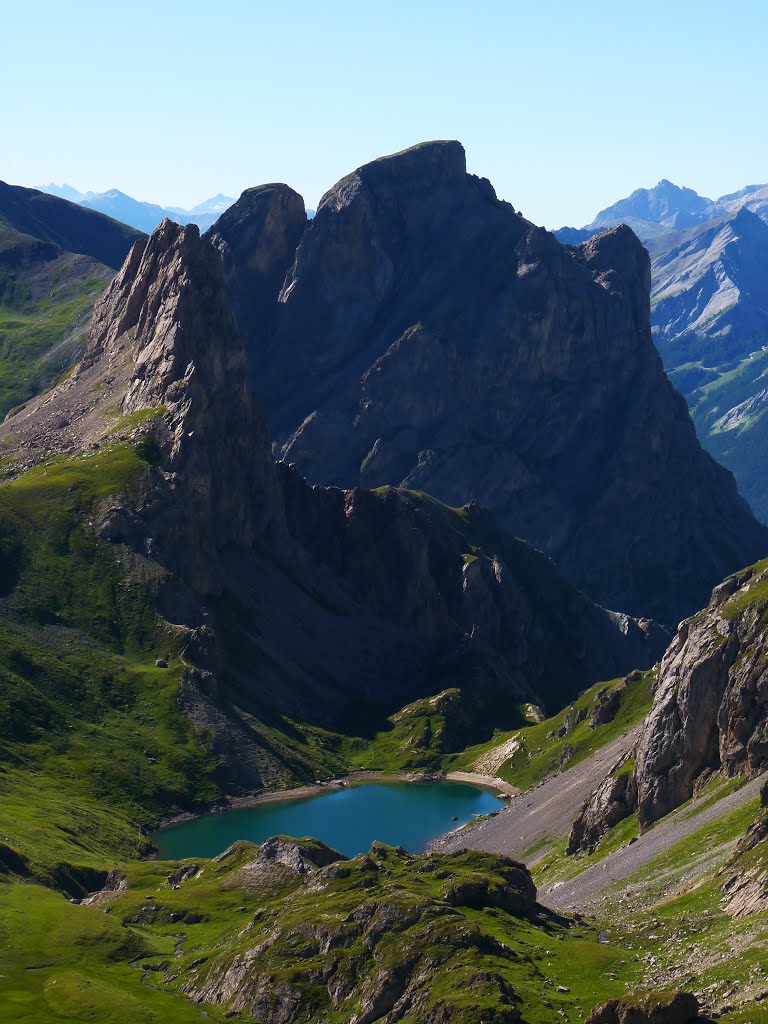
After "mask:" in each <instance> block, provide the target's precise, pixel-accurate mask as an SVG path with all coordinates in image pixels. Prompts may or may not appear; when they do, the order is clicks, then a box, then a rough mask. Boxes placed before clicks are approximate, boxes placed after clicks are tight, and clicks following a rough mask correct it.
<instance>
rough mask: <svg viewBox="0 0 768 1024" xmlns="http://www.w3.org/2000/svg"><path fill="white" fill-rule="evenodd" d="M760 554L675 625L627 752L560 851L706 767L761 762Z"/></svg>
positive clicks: (674, 791)
mask: <svg viewBox="0 0 768 1024" xmlns="http://www.w3.org/2000/svg"><path fill="white" fill-rule="evenodd" d="M767 612H768V562H767V561H764V562H759V563H757V564H756V565H754V566H751V567H749V568H747V569H743V570H742V571H741V572H739V573H736V574H735V575H733V576H730V577H729V578H728V579H726V580H725V581H724V582H723V583H721V584H720V586H718V587H716V588H715V589H714V591H713V593H712V599H711V600H710V602H709V605H708V606H707V607H706V608H705V609H704V610H703V611H701V612H699V614H697V615H694V616H693V618H691V619H687V620H685V621H684V622H682V623H681V624H680V627H679V629H678V631H677V634H676V636H675V638H674V640H673V641H672V643H671V644H670V646H669V648H668V650H667V652H666V654H665V655H664V658H663V659H662V661H661V666H660V671H659V677H658V682H657V685H656V690H655V693H654V700H653V706H652V707H651V710H650V712H649V714H648V716H647V718H646V719H645V722H644V723H643V728H642V731H641V733H640V737H639V739H638V741H637V744H636V746H635V748H634V749H633V751H632V752H631V755H629V756H628V758H626V759H624V760H623V762H622V763H620V764H618V765H616V766H614V768H613V769H612V770H611V772H610V773H609V775H608V777H607V778H606V779H605V780H604V781H603V782H601V783H600V784H599V785H598V786H597V788H596V789H595V791H594V792H593V793H592V795H591V796H590V798H589V799H588V800H587V802H586V803H585V805H584V807H583V808H582V810H581V812H580V815H579V818H578V819H577V821H576V822H575V824H574V826H573V830H572V831H571V835H570V839H569V844H568V845H569V852H570V853H575V852H578V851H579V850H585V849H592V848H594V847H595V846H596V845H597V843H598V842H599V840H600V838H601V837H602V835H603V834H604V833H605V832H606V831H607V830H608V829H609V828H610V827H611V826H612V825H613V824H615V823H616V822H617V821H620V820H621V819H622V818H625V817H627V816H628V815H629V814H632V813H635V812H636V813H637V817H638V820H639V823H640V826H641V827H644V826H647V825H650V824H652V823H653V822H655V821H657V820H658V819H659V818H662V817H663V816H664V815H665V814H668V813H669V812H670V811H672V810H674V809H675V808H676V807H679V806H680V805H681V804H682V803H684V802H685V801H686V800H689V799H690V798H691V797H692V796H693V795H694V793H695V792H696V791H697V788H698V787H699V786H700V785H701V784H702V783H704V782H706V781H708V780H709V778H710V777H711V776H712V775H713V774H714V773H721V774H723V775H726V776H736V775H748V776H752V775H757V774H759V773H761V772H763V771H765V770H766V768H767V767H768V670H767V669H768V632H767V630H766V613H767Z"/></svg>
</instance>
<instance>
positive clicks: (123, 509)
mask: <svg viewBox="0 0 768 1024" xmlns="http://www.w3.org/2000/svg"><path fill="white" fill-rule="evenodd" d="M224 271H225V266H224V262H223V261H222V259H221V258H220V252H219V251H217V249H215V248H214V247H213V245H211V244H210V243H209V242H208V241H207V240H205V239H201V238H200V237H199V235H198V231H197V228H196V227H185V228H181V227H179V226H177V225H175V224H172V223H171V222H170V221H164V222H163V224H162V225H161V226H160V227H159V228H158V229H157V231H156V232H154V234H153V235H152V236H151V238H150V239H149V240H148V241H146V240H140V241H139V242H137V243H136V245H135V246H134V247H133V249H132V250H131V253H130V254H129V256H128V258H127V260H126V262H125V264H124V266H123V268H122V269H121V271H120V273H119V274H118V275H117V277H116V278H115V279H114V281H113V283H112V284H111V286H110V288H109V290H108V291H107V293H106V295H105V296H104V297H103V298H102V299H101V300H100V302H99V303H98V304H97V306H96V308H95V310H94V315H93V321H92V326H91V333H90V338H89V343H88V347H87V350H86V353H85V356H84V358H83V360H82V362H81V363H80V365H79V367H78V368H77V370H76V372H75V373H74V374H73V375H71V376H70V377H69V378H68V379H66V380H65V381H63V382H62V383H60V384H59V385H58V386H57V387H55V388H54V389H53V390H51V391H50V392H48V393H47V394H45V395H44V396H41V397H39V398H37V399H33V400H32V401H30V402H29V403H28V404H27V406H26V407H25V408H24V409H23V410H22V411H21V412H19V413H17V414H16V415H15V416H13V417H12V418H10V419H9V420H8V421H7V422H6V423H5V424H3V425H2V427H0V444H2V445H3V451H4V453H5V454H6V463H5V464H6V467H8V468H9V470H10V471H11V472H16V473H24V472H25V471H29V470H31V469H32V470H33V471H34V467H36V466H39V465H40V463H41V462H46V460H48V459H49V458H50V456H52V455H57V456H59V458H60V459H64V460H67V459H69V460H74V462H73V464H74V465H79V464H80V462H81V460H82V455H83V453H84V452H85V453H89V454H90V453H93V452H94V451H103V452H104V453H105V454H104V456H103V457H105V458H110V457H113V456H111V455H110V453H111V452H119V451H121V450H122V449H121V447H120V446H124V445H128V446H131V445H133V446H137V445H138V446H139V448H140V450H141V452H142V453H144V454H142V456H141V457H142V459H144V460H145V461H146V463H147V464H146V468H145V470H144V471H143V472H142V475H141V476H140V479H139V480H138V481H137V482H134V484H133V486H132V489H130V490H129V491H127V492H125V493H123V492H118V493H111V492H109V490H108V489H107V492H106V493H107V494H108V495H109V496H108V497H105V498H104V499H103V500H101V501H100V503H99V504H98V507H97V508H96V509H95V510H94V511H93V512H92V513H91V515H90V517H89V521H88V524H87V527H83V528H86V529H87V530H88V532H89V534H91V533H95V536H96V538H98V541H99V542H100V543H101V544H102V545H106V546H107V548H108V549H111V550H112V551H114V552H116V553H117V554H116V555H113V556H109V557H118V558H120V559H123V558H126V559H127V561H126V565H127V564H129V563H130V562H131V561H132V560H134V559H138V560H139V562H140V564H141V565H142V570H141V572H142V576H143V577H144V578H151V579H153V580H154V581H155V582H154V584H153V586H154V593H155V601H156V609H157V611H158V612H159V613H160V614H161V615H162V617H163V618H164V619H165V620H167V621H169V622H170V623H172V624H173V625H172V627H171V628H172V631H173V634H174V636H175V637H177V638H178V640H179V642H180V643H181V644H182V646H183V649H184V659H185V662H186V663H187V664H188V665H189V666H190V671H189V672H188V673H187V674H186V675H185V678H184V682H183V683H182V691H181V695H180V697H179V702H180V706H181V707H183V708H184V710H185V711H186V712H187V714H188V716H189V718H190V719H191V721H192V722H193V723H194V724H195V728H196V729H198V730H199V731H200V732H201V733H204V734H205V735H206V736H207V737H208V739H209V741H210V742H211V743H212V744H213V749H214V751H215V753H216V755H217V756H218V757H220V759H221V761H222V764H223V767H222V769H221V771H222V772H223V776H222V777H224V778H226V779H227V780H228V781H229V782H230V783H231V784H236V785H237V784H239V785H243V784H247V785H251V786H254V785H265V784H266V782H265V780H266V779H270V780H271V781H272V782H273V783H274V782H275V781H279V780H280V779H281V778H282V777H283V776H284V775H285V772H286V768H285V765H284V763H283V761H282V760H281V758H286V757H287V755H286V754H285V753H283V754H281V753H280V752H276V751H275V749H273V748H272V747H270V745H269V744H268V743H266V744H265V742H264V736H263V732H264V729H263V727H262V726H261V725H260V724H259V723H260V722H263V721H264V720H265V719H267V720H274V719H275V718H276V717H277V716H284V715H290V716H291V717H292V718H293V719H299V720H301V721H303V722H312V723H315V724H322V725H324V726H329V725H332V726H335V727H340V726H341V725H343V724H344V723H347V724H348V723H349V722H350V721H352V720H355V721H357V722H358V723H359V721H360V718H359V716H360V715H364V716H365V717H366V720H367V723H368V725H370V723H371V722H372V721H374V720H375V721H381V717H382V716H384V715H386V714H391V713H392V712H393V711H395V710H397V709H398V708H399V707H401V706H402V705H403V704H404V703H406V702H407V701H408V700H413V699H414V698H417V697H422V696H425V695H432V694H434V693H436V692H437V691H440V690H443V689H445V688H446V687H450V686H453V685H455V686H457V687H462V688H463V689H464V690H465V691H466V693H467V694H469V695H471V696H470V697H469V698H468V699H467V700H466V702H465V703H464V705H463V706H462V716H463V717H462V721H461V728H460V729H459V728H457V729H454V732H453V735H454V737H456V742H461V744H462V745H464V744H465V743H466V742H467V736H471V735H474V734H477V735H483V734H484V733H483V730H486V731H487V730H488V729H489V728H491V726H490V724H489V723H490V722H491V721H492V722H493V723H494V725H498V724H499V723H500V722H503V721H504V720H505V719H506V720H510V721H511V720H512V719H513V717H514V715H515V714H516V708H517V702H518V701H519V700H522V699H536V700H537V701H541V702H543V703H545V704H551V705H553V706H559V704H560V703H562V701H563V700H567V699H568V698H569V697H571V696H573V693H574V692H575V691H576V690H578V689H580V688H581V687H583V686H584V685H585V684H586V683H588V682H591V681H593V680H594V679H598V678H604V677H606V676H612V675H616V674H618V673H620V672H622V671H626V670H627V669H628V668H630V667H631V666H633V665H636V664H638V663H640V664H648V663H649V662H650V661H651V660H652V659H653V658H654V657H655V656H656V655H657V654H658V653H659V651H660V648H661V646H662V644H663V642H664V635H663V633H662V632H661V631H659V630H657V629H655V628H654V627H653V625H652V624H651V623H648V622H638V621H636V620H633V619H630V618H628V617H627V616H624V615H617V614H615V613H610V612H607V611H605V610H604V609H602V608H599V607H597V606H596V605H594V604H593V603H592V602H590V601H589V600H588V599H587V598H585V597H584V595H582V594H580V593H579V592H578V591H576V590H575V589H574V588H573V587H572V586H571V585H569V584H568V583H566V582H565V581H564V580H563V579H562V578H561V577H560V576H559V574H558V573H557V571H556V570H555V568H554V567H553V566H552V564H551V563H550V562H549V561H548V560H547V559H546V558H545V557H544V556H542V555H541V554H539V553H538V552H536V551H533V550H532V549H531V548H529V547H528V546H527V545H525V544H523V543H521V542H520V541H518V540H516V539H515V538H514V537H512V536H510V535H509V534H506V533H505V532H504V531H503V530H501V529H499V528H498V527H497V526H496V525H495V524H494V523H493V521H492V520H491V519H490V518H489V517H488V516H487V514H486V513H484V512H483V511H482V510H481V509H479V508H475V507H466V508H463V509H453V508H448V507H446V506H445V505H442V504H440V503H439V502H437V501H434V500H432V499H430V498H428V497H426V496H425V495H420V494H411V493H406V492H401V491H397V490H393V489H389V488H385V489H383V490H382V491H380V492H368V491H361V490H355V491H348V492H345V491H341V490H337V489H334V488H312V487H310V486H309V485H307V484H306V483H305V482H304V481H303V480H302V479H301V477H300V476H299V475H298V473H297V472H296V471H295V470H294V469H291V468H289V467H287V466H285V465H281V466H276V465H275V462H274V459H273V456H272V451H271V445H270V442H269V439H268V436H267V433H266V430H265V427H264V423H263V420H262V417H261V413H260V411H259V409H258V407H257V405H256V403H255V400H254V397H253V395H252V391H251V386H250V381H249V374H248V372H247V367H246V362H245V350H244V346H243V343H242V340H241V338H240V336H239V333H238V330H237V326H236V321H235V318H234V315H233V312H232V309H231V306H230V300H229V296H228V293H227V290H226V285H225V272H224ZM115 446H117V447H115ZM90 457H91V458H96V459H97V460H98V459H99V458H101V457H102V456H93V455H92V454H90ZM58 464H60V463H57V465H58ZM64 464H65V465H67V464H69V463H67V462H66V461H65V463H64ZM22 479H23V478H22ZM355 716H358V717H357V718H355ZM358 727H359V724H358ZM478 730H479V732H478ZM291 756H292V757H294V758H295V756H296V754H295V751H294V753H293V754H292V755H291ZM281 772H282V773H283V774H282V775H281Z"/></svg>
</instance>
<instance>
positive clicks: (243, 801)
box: [153, 769, 520, 832]
mask: <svg viewBox="0 0 768 1024" xmlns="http://www.w3.org/2000/svg"><path fill="white" fill-rule="evenodd" d="M443 781H445V782H464V783H468V784H469V785H472V786H478V787H480V788H481V789H489V790H493V791H494V792H495V794H496V795H497V796H498V797H499V798H501V799H504V800H509V799H511V798H512V797H515V796H517V795H518V794H519V793H520V790H519V789H517V787H516V786H513V785H512V784H511V783H509V782H505V781H504V779H499V778H494V777H493V776H490V775H480V774H479V773H477V772H461V771H456V772H386V771H375V770H372V769H371V770H369V769H359V770H357V771H354V772H350V773H349V774H348V775H340V776H337V777H336V778H333V779H328V780H324V781H317V782H313V783H308V784H307V785H304V786H296V787H294V788H293V789H278V790H272V791H270V792H267V793H251V794H246V795H244V796H230V797H225V799H224V800H222V801H220V802H219V803H217V804H214V805H213V806H211V807H209V808H208V809H207V810H203V811H198V812H195V811H183V812H181V813H180V814H174V815H170V816H168V817H165V818H162V819H161V821H160V824H159V825H158V826H157V829H153V832H159V831H160V830H162V829H164V828H169V827H170V826H171V825H179V824H181V823H182V822H187V821H196V820H197V819H198V818H203V817H206V816H207V815H209V814H224V813H226V812H227V811H232V810H236V809H238V808H245V807H256V806H258V805H259V804H266V803H277V802H283V801H285V802H288V801H291V800H303V799H306V798H307V797H312V796H320V795H321V794H323V793H328V792H332V791H333V790H334V789H344V788H345V787H346V786H361V785H365V784H366V783H370V782H413V783H419V782H443Z"/></svg>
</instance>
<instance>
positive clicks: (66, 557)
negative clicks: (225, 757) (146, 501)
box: [0, 443, 217, 888]
mask: <svg viewBox="0 0 768 1024" xmlns="http://www.w3.org/2000/svg"><path fill="white" fill-rule="evenodd" d="M151 471H152V468H151V466H150V465H149V464H148V462H147V448H146V447H145V446H143V445H142V444H141V443H139V444H137V445H136V446H133V447H131V446H129V445H127V444H120V443H116V444H114V445H111V446H108V447H105V448H102V449H101V450H100V451H99V452H98V454H93V455H89V456H86V457H77V458H71V459H61V458H60V459H54V460H51V461H50V462H49V463H48V464H46V465H44V466H41V467H38V468H36V469H34V470H32V471H31V472H29V473H27V474H25V475H24V476H22V477H20V478H18V479H16V480H11V481H8V482H5V483H2V484H0V793H2V800H0V836H6V837H7V840H11V842H10V843H9V845H12V846H13V847H14V848H15V849H16V850H17V851H18V852H19V853H20V854H21V855H22V856H23V857H25V858H27V860H28V862H29V869H30V871H31V872H32V874H34V875H35V876H36V877H40V878H43V879H49V880H50V879H52V880H54V881H55V880H56V879H57V878H59V877H60V875H61V872H62V871H63V870H64V869H63V868H62V866H61V865H62V864H63V863H69V864H76V865H92V866H95V865H97V864H98V865H103V864H104V860H105V858H108V859H109V860H111V859H112V858H114V857H118V858H124V857H129V856H133V855H135V854H136V853H137V852H138V851H139V850H141V849H143V848H144V847H145V845H146V844H145V842H144V840H143V839H142V836H141V834H140V832H139V831H138V829H139V826H141V825H144V824H147V823H149V822H152V821H154V820H156V819H157V817H158V816H159V815H160V814H162V813H163V812H166V811H167V810H168V809H169V808H172V807H174V806H177V807H178V806H181V805H187V806H188V805H189V804H194V803H202V802H208V801H210V800H211V799H213V798H214V797H215V795H216V793H217V790H216V788H215V786H213V784H212V783H211V781H210V778H209V771H210V768H209V764H208V762H207V759H206V757H205V753H204V751H202V750H201V749H200V747H199V745H198V744H197V742H196V741H195V740H194V739H193V737H192V736H191V734H190V731H189V729H188V727H187V725H186V723H185V721H184V719H183V717H182V716H181V715H180V714H179V713H178V711H177V710H176V707H175V697H176V693H177V690H178V685H179V680H180V678H181V671H182V666H181V662H180V660H179V658H178V651H177V650H176V639H175V637H174V635H173V634H172V633H170V632H169V631H168V629H167V627H165V626H164V625H163V624H162V623H161V622H159V621H158V620H157V619H156V617H155V615H154V613H153V612H152V610H151V601H150V590H151V588H152V586H153V584H154V582H155V580H154V577H153V572H152V570H151V569H150V567H148V566H147V565H146V564H144V563H142V561H141V560H140V559H138V558H136V557H135V556H131V555H130V554H129V553H128V552H126V551H123V550H121V549H119V548H117V547H115V546H114V545H109V544H106V543H102V542H100V541H98V540H97V539H96V538H95V537H94V535H93V534H92V533H91V532H90V531H89V530H88V529H87V528H86V526H85V522H84V520H85V519H86V518H87V517H88V516H89V515H91V514H92V513H93V511H94V510H95V509H96V508H97V506H98V505H99V503H100V502H101V501H102V500H103V499H104V498H105V497H106V496H107V495H110V494H113V493H116V492H121V491H125V490H130V489H131V488H132V487H134V486H136V485H137V484H138V481H139V480H140V478H141V477H142V476H143V474H145V473H148V472H151ZM160 655H162V656H163V657H165V658H166V659H168V661H169V666H170V667H169V668H168V669H159V668H157V667H156V666H155V664H154V662H155V659H156V658H157V657H158V656H160ZM41 811H44V813H41ZM7 840H6V841H7ZM0 841H3V840H0ZM75 888H76V886H75Z"/></svg>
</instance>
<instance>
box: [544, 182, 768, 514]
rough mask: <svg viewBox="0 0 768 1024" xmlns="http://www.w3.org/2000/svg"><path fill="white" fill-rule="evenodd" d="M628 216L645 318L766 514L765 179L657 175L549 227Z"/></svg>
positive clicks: (564, 237)
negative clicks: (716, 187)
mask: <svg viewBox="0 0 768 1024" xmlns="http://www.w3.org/2000/svg"><path fill="white" fill-rule="evenodd" d="M619 223H625V224H628V225H629V226H630V227H632V229H633V230H634V231H635V233H636V234H637V235H638V236H639V237H640V238H641V239H642V240H643V243H644V244H645V246H646V248H647V249H648V251H649V253H650V255H651V260H652V264H651V273H652V278H653V284H652V290H651V323H652V329H653V336H654V340H655V342H656V346H657V348H658V349H659V352H660V353H661V356H662V359H663V360H664V365H665V368H666V370H667V373H668V375H669V377H670V379H671V380H672V382H673V383H674V384H675V386H676V387H677V388H678V389H679V390H680V391H681V392H682V393H683V394H684V395H685V397H686V399H687V401H688V405H689V407H690V410H691V413H692V415H693V419H694V422H695V424H696V429H697V431H698V434H699V437H700V439H701V441H702V443H703V445H704V447H705V448H707V450H708V451H709V452H710V453H711V454H712V455H714V456H715V458H716V459H717V460H718V461H719V462H722V463H723V464H724V465H726V466H727V467H728V468H729V469H731V470H732V471H733V473H734V474H735V475H736V479H737V481H738V484H739V489H740V491H741V493H742V495H743V496H744V497H745V498H746V499H747V500H748V501H749V502H750V504H751V505H752V508H753V509H754V511H755V512H756V513H757V515H758V516H759V518H761V519H762V520H763V521H764V522H768V481H766V477H765V468H764V467H765V453H766V452H767V451H768V185H748V186H747V187H746V188H743V189H741V190H740V191H739V192H734V193H732V194H730V195H725V196H721V197H720V198H719V199H715V200H712V199H707V198H706V197H704V196H700V195H698V194H697V193H696V192H694V191H693V189H690V188H680V187H679V186H677V185H674V184H672V182H670V181H666V180H663V181H660V182H659V183H658V185H656V186H655V187H654V188H651V189H644V188H641V189H637V190H636V191H635V192H633V193H632V195H630V196H628V197H627V198H626V199H621V200H619V202H617V203H614V204H613V205H612V206H608V207H606V209H604V210H601V211H600V213H598V215H597V216H596V217H595V219H594V220H593V221H592V223H591V224H588V225H586V226H585V227H583V228H571V227H568V228H561V229H560V230H559V231H556V232H555V235H556V236H557V237H558V239H559V240H560V241H562V242H566V243H567V244H571V245H575V244H578V243H580V242H582V241H585V240H587V239H589V238H591V237H592V236H593V235H596V234H598V233H599V232H601V231H605V230H606V229H608V228H610V227H613V226H615V225H616V224H619Z"/></svg>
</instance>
